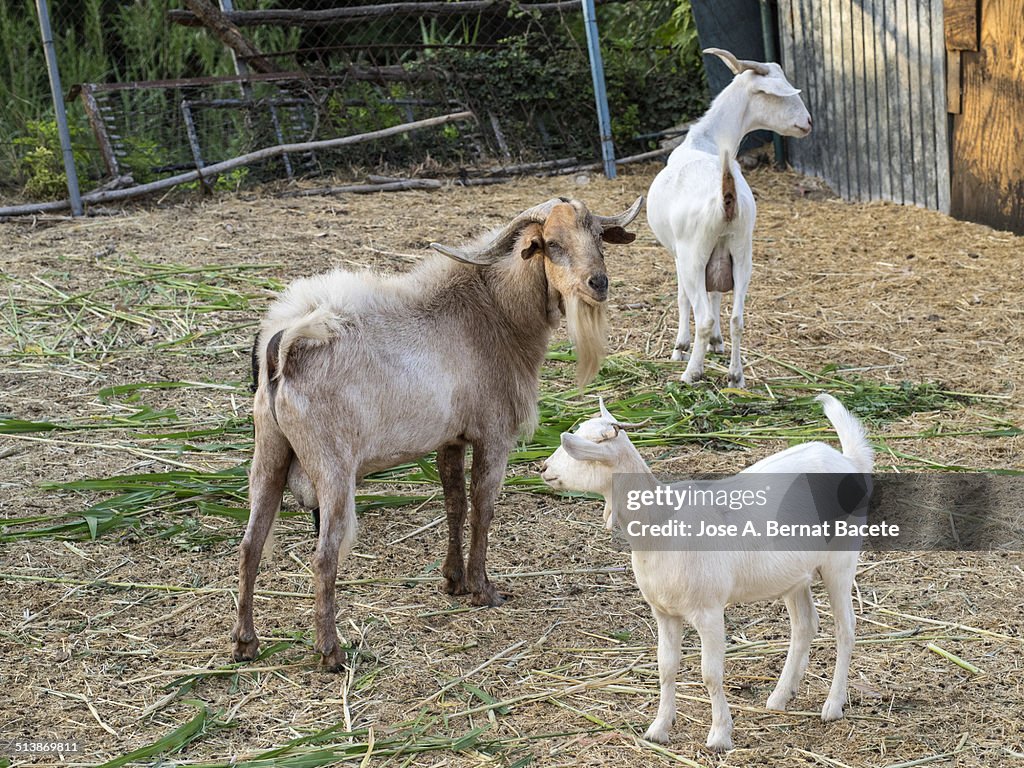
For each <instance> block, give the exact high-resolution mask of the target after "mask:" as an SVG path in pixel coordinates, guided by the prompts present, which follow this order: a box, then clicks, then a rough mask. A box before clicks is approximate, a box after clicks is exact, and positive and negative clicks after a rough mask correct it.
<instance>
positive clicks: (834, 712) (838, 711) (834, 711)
mask: <svg viewBox="0 0 1024 768" xmlns="http://www.w3.org/2000/svg"><path fill="white" fill-rule="evenodd" d="M842 719H843V705H842V704H836V703H833V702H831V701H826V702H825V706H823V707H822V708H821V721H822V722H823V723H830V722H832V721H833V720H842Z"/></svg>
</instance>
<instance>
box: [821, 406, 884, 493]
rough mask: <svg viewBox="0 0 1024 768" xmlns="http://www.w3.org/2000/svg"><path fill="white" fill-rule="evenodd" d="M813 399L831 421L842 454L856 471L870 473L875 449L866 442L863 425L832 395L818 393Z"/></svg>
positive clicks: (873, 464) (873, 462) (873, 463)
mask: <svg viewBox="0 0 1024 768" xmlns="http://www.w3.org/2000/svg"><path fill="white" fill-rule="evenodd" d="M814 399H815V400H817V401H818V402H819V403H821V404H822V406H823V407H824V409H825V416H827V417H828V420H829V421H831V422H832V426H833V427H834V428H835V430H836V435H838V437H839V443H840V445H842V446H843V456H845V457H846V458H848V459H849V460H850V461H851V462H853V465H854V466H855V467H856V468H857V469H858V471H860V472H863V473H864V474H870V473H871V470H872V469H873V468H874V466H875V451H874V449H872V447H871V444H870V443H869V442H868V437H867V433H866V432H865V430H864V425H863V424H861V422H860V420H859V419H858V418H857V417H856V416H854V415H853V414H852V413H850V412H849V411H848V410H846V408H845V407H844V406H843V404H842V403H840V402H839V401H838V400H836V399H835V398H834V397H832V395H827V394H820V395H818V396H817V397H816V398H814Z"/></svg>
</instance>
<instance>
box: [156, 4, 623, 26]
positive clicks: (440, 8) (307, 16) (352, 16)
mask: <svg viewBox="0 0 1024 768" xmlns="http://www.w3.org/2000/svg"><path fill="white" fill-rule="evenodd" d="M192 1H193V2H194V0H192ZM595 2H596V4H597V5H604V4H605V3H619V2H625V0H595ZM187 4H188V5H189V7H191V2H188V3H187ZM513 9H518V10H522V11H524V12H526V13H531V12H533V13H558V12H572V11H579V10H580V9H581V5H580V2H579V0H558V2H548V3H516V2H513V1H512V0H461V1H460V2H457V3H452V2H400V3H388V4H386V5H364V6H356V7H351V8H326V9H323V10H319V11H308V10H297V9H285V8H276V9H268V10H264V11H232V12H229V13H226V14H224V15H225V17H226V18H227V19H229V20H230V21H231V22H233V23H234V24H235V25H237V26H239V27H254V26H260V25H284V26H294V27H315V26H322V25H326V24H352V23H358V22H361V21H366V20H367V19H374V18H379V17H381V16H388V17H394V16H421V17H422V16H464V15H468V14H474V13H506V14H507V13H508V12H509V11H511V10H513ZM167 17H168V18H169V19H170V20H171V21H173V22H176V23H178V24H183V25H185V26H192V27H195V26H199V25H201V24H203V23H204V22H203V21H201V20H200V19H199V18H197V17H196V15H195V14H193V13H190V12H189V11H175V10H171V11H168V12H167Z"/></svg>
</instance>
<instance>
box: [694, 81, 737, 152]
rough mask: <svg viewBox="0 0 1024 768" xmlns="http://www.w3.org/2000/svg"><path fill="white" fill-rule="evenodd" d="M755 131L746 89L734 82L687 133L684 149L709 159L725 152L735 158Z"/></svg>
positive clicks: (723, 90)
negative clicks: (699, 153) (702, 153)
mask: <svg viewBox="0 0 1024 768" xmlns="http://www.w3.org/2000/svg"><path fill="white" fill-rule="evenodd" d="M754 127H755V126H754V124H753V119H752V116H751V114H750V92H749V88H748V87H747V86H745V85H744V84H743V83H741V82H738V78H737V79H734V80H733V81H732V82H731V83H729V85H727V86H726V87H725V88H724V89H722V92H721V93H719V94H718V96H716V97H715V100H714V101H712V102H711V106H710V107H709V108H708V111H707V112H706V113H705V114H704V116H703V117H702V118H701V119H700V120H698V121H697V124H696V125H694V126H693V127H692V128H691V129H690V131H689V133H688V134H687V136H686V141H685V142H683V146H687V147H690V148H691V149H697V150H700V151H702V152H708V153H709V154H712V155H718V154H719V152H720V151H721V150H722V149H728V150H729V154H730V155H731V156H733V157H735V156H736V152H737V150H739V146H740V142H741V141H743V137H744V136H746V135H747V134H748V133H750V131H752V130H754Z"/></svg>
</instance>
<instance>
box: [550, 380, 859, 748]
mask: <svg viewBox="0 0 1024 768" xmlns="http://www.w3.org/2000/svg"><path fill="white" fill-rule="evenodd" d="M818 400H819V401H820V402H822V403H823V404H824V407H825V414H826V415H827V416H828V418H829V420H830V421H831V422H832V424H833V426H834V427H835V430H836V432H837V434H838V436H839V441H840V443H841V444H842V448H843V452H842V453H840V452H839V451H837V450H835V449H834V448H832V447H830V446H828V445H825V444H824V443H819V442H812V443H804V444H802V445H797V446H794V447H792V448H789V449H787V450H785V451H782V452H781V453H777V454H775V455H773V456H769V457H768V458H766V459H763V460H762V461H759V462H757V463H756V464H754V465H753V466H751V467H748V468H747V469H745V470H744V473H773V474H776V475H778V474H786V475H794V474H801V473H830V474H837V475H839V474H841V475H847V474H849V473H853V474H856V473H864V474H867V473H870V472H871V469H872V465H873V452H872V450H871V447H870V446H869V444H868V442H867V439H866V437H865V434H864V428H863V427H862V426H861V424H860V422H859V421H858V420H857V419H856V418H855V417H853V416H852V415H851V414H850V413H849V412H848V411H847V410H846V409H845V408H844V407H843V406H842V404H840V402H839V401H838V400H836V399H835V398H834V397H832V396H830V395H820V396H819V397H818ZM624 426H630V425H623V424H621V423H620V422H618V421H617V420H616V419H615V417H614V416H612V415H611V414H610V413H609V412H608V411H607V410H606V409H605V407H604V403H603V402H602V403H601V416H599V417H597V418H593V419H590V420H589V421H586V422H584V423H583V424H581V425H580V427H579V429H577V431H576V432H575V434H572V433H568V432H565V433H563V434H562V445H561V447H560V448H559V449H558V450H556V451H555V452H554V454H552V455H551V457H550V458H549V459H548V460H547V461H546V462H544V464H543V465H542V467H541V475H542V477H543V478H544V481H545V482H546V483H547V484H548V485H549V486H551V487H552V488H555V489H560V490H576V491H587V492H591V493H599V494H601V495H602V496H604V498H605V513H604V514H605V524H606V527H608V528H611V527H613V525H614V524H615V523H616V521H617V520H619V521H622V520H624V519H625V517H624V514H623V513H624V512H625V511H626V510H617V509H615V508H614V501H613V497H612V484H613V475H614V474H618V473H632V474H635V475H637V476H638V477H639V478H642V479H641V480H640V481H639V482H638V485H640V484H643V482H645V481H646V482H649V483H650V485H651V487H654V486H655V485H656V484H657V480H656V478H655V477H654V475H652V474H651V472H650V469H648V467H647V464H646V463H645V462H644V460H643V457H641V456H640V454H639V453H638V452H637V450H636V448H635V447H634V446H633V444H632V443H631V442H630V441H629V438H628V437H627V435H626V433H625V431H624V430H623V427H624ZM631 487H632V486H631ZM787 511H788V510H779V512H783V513H785V512H787ZM694 530H696V527H695V528H694ZM857 554H858V553H857V551H856V550H835V551H795V550H792V551H778V550H771V549H769V550H742V551H706V550H696V549H691V550H686V549H683V548H677V549H675V550H674V551H643V550H640V549H634V551H633V553H632V562H633V572H634V574H635V576H636V581H637V586H639V587H640V592H641V593H642V594H643V596H644V599H645V600H646V601H647V603H648V604H649V605H650V606H651V608H652V610H653V611H654V616H655V619H656V620H657V622H658V673H659V677H660V683H661V691H660V693H661V696H660V703H659V706H658V714H657V717H656V718H655V720H654V722H653V723H652V724H651V727H650V728H648V729H647V732H646V733H645V734H644V738H646V739H648V740H650V741H656V742H661V743H665V742H667V741H668V738H669V728H670V727H671V726H672V724H673V723H674V722H675V714H676V702H675V678H676V672H677V670H678V667H679V656H680V635H681V632H682V628H683V620H686V621H688V622H689V623H690V624H692V625H693V626H694V627H695V628H696V630H697V633H698V634H699V635H700V642H701V674H702V677H703V680H704V684H705V685H706V686H707V689H708V695H709V697H710V698H711V729H710V732H709V734H708V738H707V747H708V748H709V749H714V750H722V749H731V748H732V716H731V715H730V713H729V704H728V702H727V701H726V698H725V693H724V690H723V685H722V678H723V666H724V655H725V623H724V609H725V606H726V605H729V604H735V603H748V602H754V601H758V600H767V599H773V598H776V597H779V596H781V597H782V599H783V600H784V601H785V604H786V608H787V610H788V611H789V617H790V624H791V630H792V635H791V639H790V646H789V653H788V654H787V656H786V662H785V664H784V666H783V669H782V674H781V675H780V676H779V681H778V684H777V685H776V686H775V690H774V691H773V692H772V694H771V696H769V697H768V704H767V706H768V709H774V710H780V711H782V710H785V708H786V704H787V703H788V702H789V700H790V698H792V696H793V695H794V693H795V692H796V690H797V687H798V685H799V683H800V680H801V678H802V677H803V674H804V672H805V671H806V669H807V663H808V656H809V649H810V644H811V640H812V639H813V637H814V634H815V632H816V631H817V627H818V614H817V611H816V610H815V607H814V601H813V599H812V598H811V588H810V585H811V582H812V580H813V578H814V574H815V572H817V573H819V574H820V575H821V579H822V581H823V582H824V584H825V589H826V590H827V592H828V597H829V602H830V603H831V605H832V614H833V616H834V617H835V625H836V667H835V674H834V677H833V679H832V687H831V689H830V690H829V694H828V698H827V699H826V700H825V704H824V706H823V707H822V710H821V719H822V720H824V721H829V720H838V719H840V718H841V717H842V716H843V705H844V703H845V702H846V682H847V675H848V672H849V667H850V656H851V654H852V652H853V641H854V612H853V603H852V598H851V594H850V592H851V589H852V586H853V580H854V575H855V571H856V566H857Z"/></svg>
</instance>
